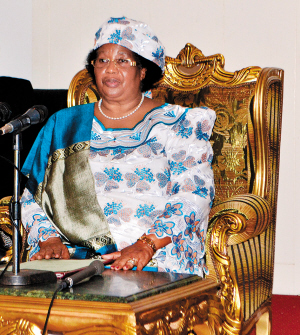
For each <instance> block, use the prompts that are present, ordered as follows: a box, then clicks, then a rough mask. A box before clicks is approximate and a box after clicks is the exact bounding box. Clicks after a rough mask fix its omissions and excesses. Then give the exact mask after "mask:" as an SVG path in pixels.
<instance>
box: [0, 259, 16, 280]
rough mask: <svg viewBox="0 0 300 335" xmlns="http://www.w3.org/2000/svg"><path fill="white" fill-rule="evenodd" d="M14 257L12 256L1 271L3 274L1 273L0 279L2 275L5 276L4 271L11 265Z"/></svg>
mask: <svg viewBox="0 0 300 335" xmlns="http://www.w3.org/2000/svg"><path fill="white" fill-rule="evenodd" d="M12 259H13V257H12V256H11V257H10V260H9V261H8V262H7V264H6V266H5V268H4V270H3V271H2V272H1V274H0V279H2V277H3V276H4V273H5V272H6V270H7V268H8V267H9V265H10V263H11V262H12Z"/></svg>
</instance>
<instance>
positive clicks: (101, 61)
mask: <svg viewBox="0 0 300 335" xmlns="http://www.w3.org/2000/svg"><path fill="white" fill-rule="evenodd" d="M98 62H99V63H108V62H109V59H106V58H99V59H98Z"/></svg>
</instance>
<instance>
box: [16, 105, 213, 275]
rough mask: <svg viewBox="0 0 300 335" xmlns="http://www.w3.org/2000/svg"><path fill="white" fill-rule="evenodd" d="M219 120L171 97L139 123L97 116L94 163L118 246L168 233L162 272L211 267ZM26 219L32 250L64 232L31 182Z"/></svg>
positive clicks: (24, 200)
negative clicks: (126, 124) (111, 125)
mask: <svg viewBox="0 0 300 335" xmlns="http://www.w3.org/2000/svg"><path fill="white" fill-rule="evenodd" d="M214 121H215V112H214V111H213V110H211V109H208V108H205V107H202V108H194V109H189V108H183V107H181V106H176V105H169V104H164V105H162V106H160V107H158V108H155V109H153V110H152V111H150V112H149V113H148V114H147V115H146V116H145V118H144V119H143V120H142V121H141V122H140V123H139V124H138V125H136V126H135V127H134V128H133V129H106V128H104V126H103V125H102V123H101V122H100V121H99V120H97V119H96V118H94V120H93V126H92V130H91V141H90V145H91V148H90V157H89V163H90V167H91V170H92V173H93V176H94V180H95V191H96V194H97V199H98V202H99V204H100V206H101V208H102V209H103V212H104V214H105V216H106V218H107V221H108V224H109V227H110V231H111V234H112V236H113V238H114V240H115V242H116V245H117V248H118V250H121V249H123V248H125V247H126V246H128V245H131V244H133V243H135V242H136V240H137V239H138V238H139V237H140V236H141V235H143V234H155V235H156V236H157V237H158V238H164V237H167V236H169V237H170V238H171V240H172V242H171V243H170V244H168V245H167V246H166V247H164V248H162V249H159V250H158V251H157V252H156V253H155V255H154V256H153V260H154V261H155V262H156V263H157V266H158V271H167V272H169V271H170V272H178V273H190V274H198V275H200V276H203V272H204V273H207V268H206V266H205V262H204V256H205V237H206V231H207V225H208V215H209V212H210V208H211V206H212V202H213V198H214V180H213V171H212V167H211V163H212V159H213V152H212V148H211V145H210V142H209V138H210V136H211V132H212V128H213V125H214ZM87 201H88V200H87ZM22 222H23V224H24V226H25V228H26V230H27V232H28V234H29V235H28V236H29V237H28V243H29V245H30V246H31V252H30V256H32V255H33V254H34V253H36V252H37V251H38V250H39V246H38V242H39V241H45V240H47V239H48V238H50V237H54V236H60V235H59V233H58V232H57V231H56V230H55V228H54V227H53V225H52V224H51V223H50V221H48V220H47V217H46V215H45V214H44V212H43V211H42V209H41V208H40V207H39V206H38V205H37V204H36V203H35V201H34V200H33V197H32V195H31V194H30V193H29V191H28V190H26V189H25V191H24V194H23V197H22Z"/></svg>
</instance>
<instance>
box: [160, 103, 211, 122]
mask: <svg viewBox="0 0 300 335" xmlns="http://www.w3.org/2000/svg"><path fill="white" fill-rule="evenodd" d="M156 111H157V113H159V114H161V115H169V116H173V117H175V118H176V119H177V120H179V119H182V117H184V118H187V119H189V120H190V121H191V122H192V121H195V122H199V121H203V120H208V121H210V122H211V123H212V124H213V123H214V122H215V119H216V113H215V111H214V110H213V109H211V108H208V107H206V106H200V107H194V108H190V107H183V106H180V105H173V104H169V103H165V104H163V105H161V106H159V107H158V108H156Z"/></svg>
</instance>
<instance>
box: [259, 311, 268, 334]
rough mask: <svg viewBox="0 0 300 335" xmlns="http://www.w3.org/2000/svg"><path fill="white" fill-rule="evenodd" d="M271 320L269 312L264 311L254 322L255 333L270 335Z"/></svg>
mask: <svg viewBox="0 0 300 335" xmlns="http://www.w3.org/2000/svg"><path fill="white" fill-rule="evenodd" d="M270 334H271V322H270V314H269V312H266V313H264V314H263V315H262V316H261V317H260V318H259V320H258V321H257V323H256V335H270Z"/></svg>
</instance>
